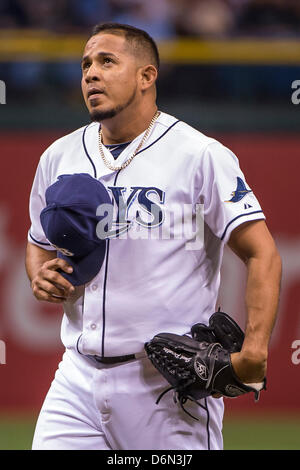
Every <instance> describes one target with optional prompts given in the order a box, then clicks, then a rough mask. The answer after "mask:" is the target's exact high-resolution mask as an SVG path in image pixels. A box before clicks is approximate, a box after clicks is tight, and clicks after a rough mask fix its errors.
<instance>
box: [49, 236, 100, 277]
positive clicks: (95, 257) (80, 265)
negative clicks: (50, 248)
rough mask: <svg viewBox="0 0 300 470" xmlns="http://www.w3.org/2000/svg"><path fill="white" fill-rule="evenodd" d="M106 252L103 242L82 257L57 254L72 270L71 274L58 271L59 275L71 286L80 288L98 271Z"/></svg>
mask: <svg viewBox="0 0 300 470" xmlns="http://www.w3.org/2000/svg"><path fill="white" fill-rule="evenodd" d="M105 251H106V241H105V240H103V242H102V243H101V244H100V245H99V246H98V247H97V248H96V249H95V250H93V251H92V252H91V253H89V254H88V255H87V256H84V257H76V256H66V255H63V254H62V253H61V252H59V251H58V252H57V256H58V257H59V258H62V259H64V260H66V261H67V263H68V264H70V265H71V266H72V268H73V272H72V273H71V274H68V273H65V272H64V271H61V270H60V274H61V275H62V276H63V277H64V278H66V279H67V280H68V281H69V282H70V283H71V284H72V285H73V286H81V285H83V284H87V283H88V282H90V281H91V280H92V279H93V278H94V277H95V276H96V275H97V274H98V272H99V271H100V269H101V266H102V264H103V261H104V257H105Z"/></svg>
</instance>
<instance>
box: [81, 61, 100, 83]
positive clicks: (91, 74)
mask: <svg viewBox="0 0 300 470" xmlns="http://www.w3.org/2000/svg"><path fill="white" fill-rule="evenodd" d="M84 79H85V81H86V83H90V82H95V81H99V80H100V74H99V71H98V69H97V67H96V65H94V64H91V65H90V67H89V68H88V70H87V71H86V72H85V74H84Z"/></svg>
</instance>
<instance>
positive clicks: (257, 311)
mask: <svg viewBox="0 0 300 470" xmlns="http://www.w3.org/2000/svg"><path fill="white" fill-rule="evenodd" d="M247 269H248V277H247V286H246V308H247V324H246V331H245V341H244V345H243V350H244V352H247V351H248V352H249V353H251V354H256V355H258V356H259V355H260V356H261V358H262V359H263V358H264V357H265V358H267V351H268V345H269V341H270V338H271V333H272V330H273V327H274V324H275V320H276V315H277V309H278V301H279V293H280V281H281V259H280V256H279V254H278V252H277V251H274V252H273V253H269V254H268V253H266V254H265V255H264V256H259V257H252V258H250V259H249V260H248V263H247Z"/></svg>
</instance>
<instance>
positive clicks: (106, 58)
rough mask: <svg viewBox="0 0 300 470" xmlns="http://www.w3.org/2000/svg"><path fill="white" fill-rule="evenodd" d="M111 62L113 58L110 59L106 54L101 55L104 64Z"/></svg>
mask: <svg viewBox="0 0 300 470" xmlns="http://www.w3.org/2000/svg"><path fill="white" fill-rule="evenodd" d="M113 62H114V61H113V59H112V58H111V57H108V56H106V57H103V64H105V65H110V64H113Z"/></svg>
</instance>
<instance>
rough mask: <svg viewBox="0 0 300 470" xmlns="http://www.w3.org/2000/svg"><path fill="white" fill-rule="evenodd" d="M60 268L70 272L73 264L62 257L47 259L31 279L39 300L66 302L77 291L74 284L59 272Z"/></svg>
mask: <svg viewBox="0 0 300 470" xmlns="http://www.w3.org/2000/svg"><path fill="white" fill-rule="evenodd" d="M58 269H61V270H62V271H64V272H66V273H68V274H70V273H72V271H73V268H72V266H70V265H69V264H68V263H67V262H66V261H65V260H63V259H61V258H54V259H51V260H49V261H46V262H45V263H44V264H43V265H42V266H41V267H40V269H39V270H38V271H37V273H36V275H35V277H34V278H33V279H32V281H31V288H32V291H33V294H34V296H35V297H36V298H37V299H38V300H43V301H45V302H52V303H56V304H58V303H62V302H65V301H66V300H67V299H68V297H69V296H70V295H71V294H72V293H73V292H74V291H75V288H74V287H73V286H72V284H71V283H70V282H69V281H67V279H65V278H64V277H63V276H62V275H61V274H60V273H59V272H57V270H58Z"/></svg>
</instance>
